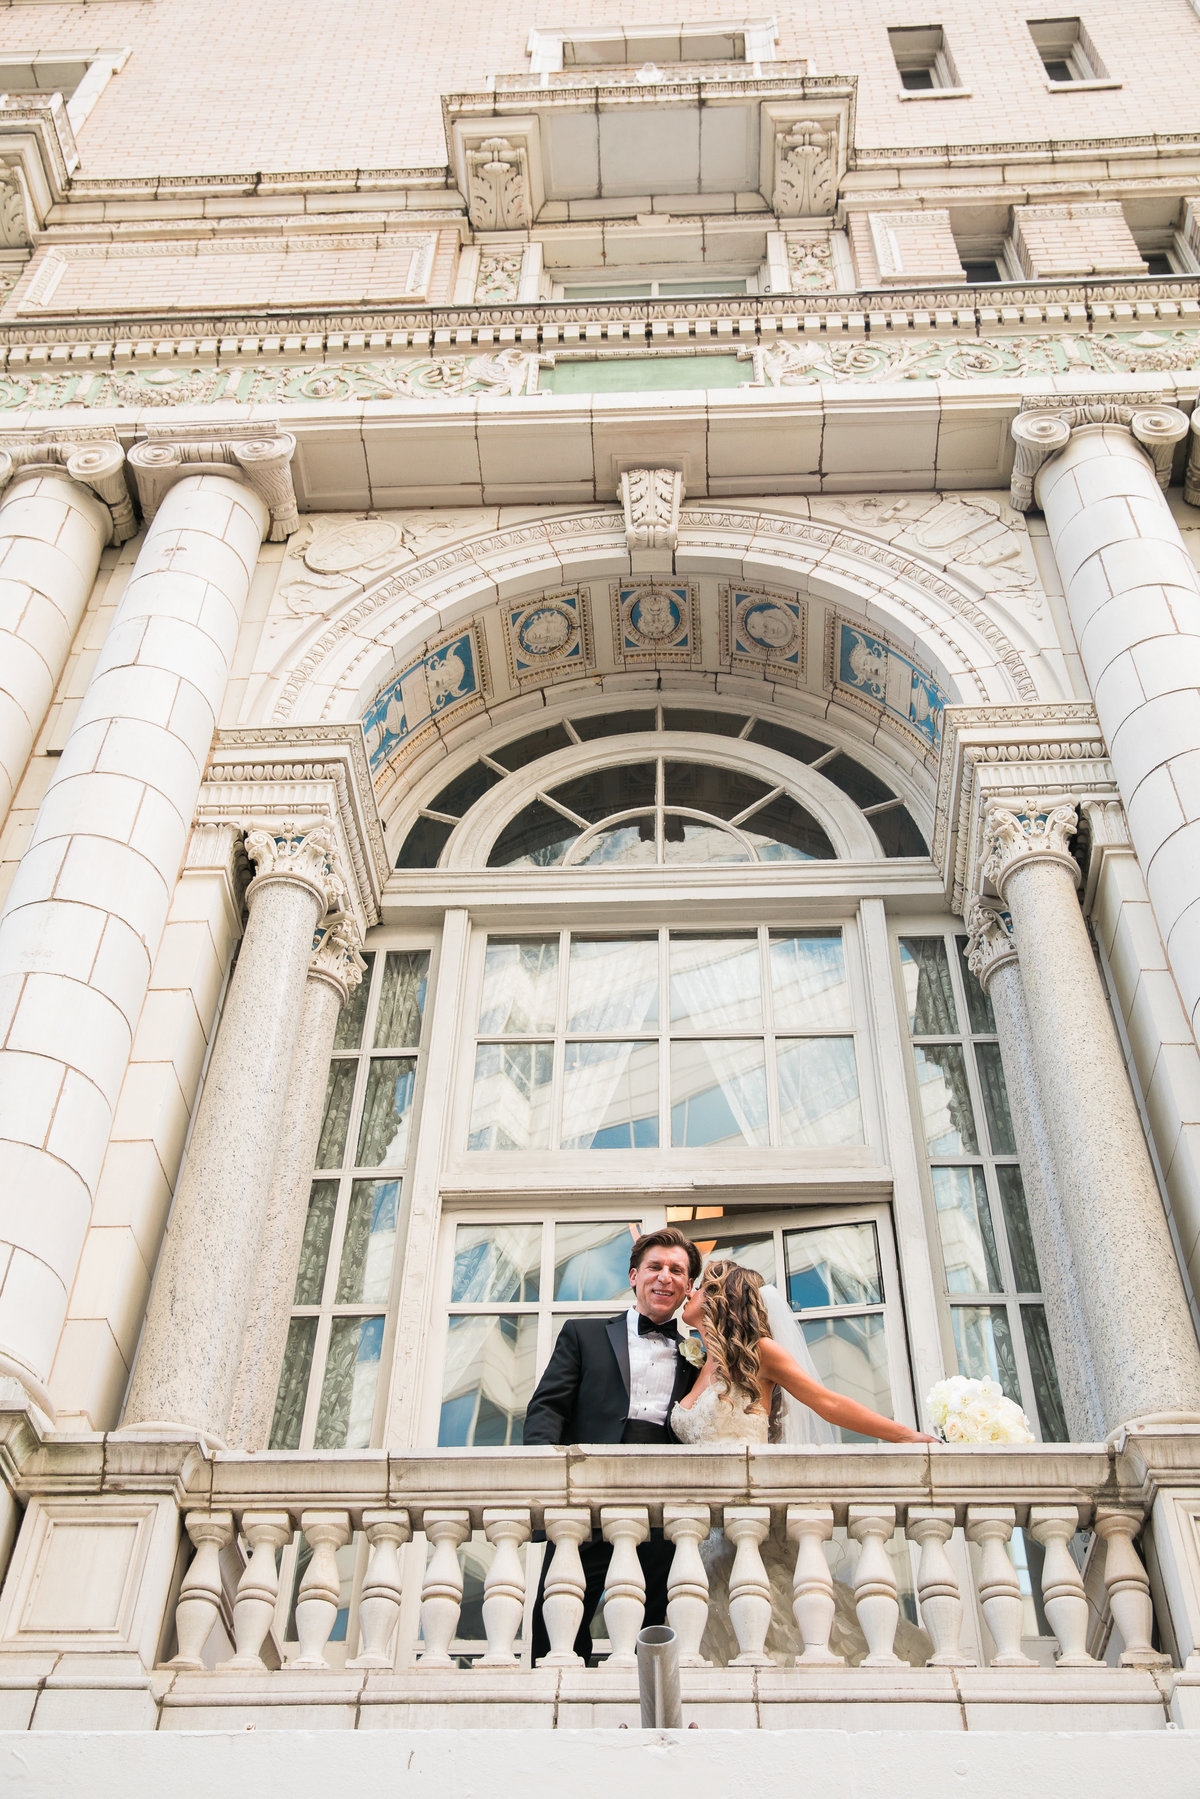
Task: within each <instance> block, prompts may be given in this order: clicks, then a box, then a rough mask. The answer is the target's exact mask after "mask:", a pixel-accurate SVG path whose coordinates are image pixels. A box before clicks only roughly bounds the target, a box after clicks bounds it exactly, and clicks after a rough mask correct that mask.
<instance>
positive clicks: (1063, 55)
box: [1028, 18, 1108, 86]
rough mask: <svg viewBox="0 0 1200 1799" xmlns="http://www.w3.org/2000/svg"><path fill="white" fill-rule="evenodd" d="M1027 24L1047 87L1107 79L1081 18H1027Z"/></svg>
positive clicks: (1105, 71)
mask: <svg viewBox="0 0 1200 1799" xmlns="http://www.w3.org/2000/svg"><path fill="white" fill-rule="evenodd" d="M1028 24H1029V34H1030V36H1031V37H1032V39H1033V41H1034V43H1035V44H1036V45H1037V49H1038V54H1039V56H1040V57H1041V59H1042V62H1043V63H1044V64H1045V68H1046V78H1047V80H1048V81H1049V82H1050V84H1051V86H1054V85H1056V84H1057V83H1059V82H1066V81H1106V80H1107V79H1108V70H1107V69H1106V68H1105V67H1104V64H1103V63H1102V62H1101V61H1100V58H1099V56H1098V55H1097V53H1096V46H1095V45H1094V44H1093V43H1092V40H1091V38H1090V37H1089V36H1088V34H1087V32H1086V31H1085V30H1084V27H1083V21H1082V20H1081V19H1077V18H1070V19H1030V20H1029V21H1028Z"/></svg>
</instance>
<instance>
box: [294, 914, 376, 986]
mask: <svg viewBox="0 0 1200 1799" xmlns="http://www.w3.org/2000/svg"><path fill="white" fill-rule="evenodd" d="M366 966H367V964H366V961H365V959H364V957H363V954H362V939H361V938H360V937H359V934H358V928H357V926H356V925H355V922H354V920H353V918H352V917H350V916H349V915H348V914H347V913H344V912H339V913H337V914H335V915H334V917H333V918H331V919H328V920H326V922H325V923H323V924H321V925H319V926H318V928H317V933H316V936H315V937H314V938H313V953H312V957H311V959H310V961H309V964H308V973H309V979H310V980H318V981H328V983H329V985H330V986H331V987H332V988H333V989H334V991H335V992H336V993H337V994H338V995H339V997H340V999H341V1003H342V1004H343V1005H345V1003H346V1001H347V1000H348V999H349V997H350V995H351V993H353V991H354V989H355V988H356V987H357V986H358V984H359V982H360V981H361V980H362V978H363V971H364V970H365V968H366Z"/></svg>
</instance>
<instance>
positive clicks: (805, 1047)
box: [776, 1037, 863, 1148]
mask: <svg viewBox="0 0 1200 1799" xmlns="http://www.w3.org/2000/svg"><path fill="white" fill-rule="evenodd" d="M776 1060H777V1065H778V1070H779V1130H780V1141H781V1143H782V1144H783V1145H784V1146H785V1147H789V1148H790V1147H793V1146H794V1147H797V1148H812V1147H814V1146H816V1145H817V1144H822V1143H824V1144H829V1143H861V1142H862V1140H863V1134H862V1108H861V1107H860V1105H859V1101H858V1067H857V1064H856V1062H855V1059H854V1039H853V1037H806V1038H804V1039H802V1040H801V1041H800V1042H788V1040H787V1039H786V1038H784V1039H782V1040H781V1041H780V1042H779V1043H778V1045H777V1047H776Z"/></svg>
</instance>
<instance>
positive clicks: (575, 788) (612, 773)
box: [550, 762, 655, 825]
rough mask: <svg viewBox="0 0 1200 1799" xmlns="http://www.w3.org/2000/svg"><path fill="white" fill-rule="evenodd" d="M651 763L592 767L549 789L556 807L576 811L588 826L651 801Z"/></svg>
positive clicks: (633, 809) (653, 775) (652, 772)
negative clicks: (587, 771)
mask: <svg viewBox="0 0 1200 1799" xmlns="http://www.w3.org/2000/svg"><path fill="white" fill-rule="evenodd" d="M654 778H655V770H654V763H653V762H627V763H625V764H624V766H621V767H616V768H596V769H593V770H592V772H591V774H589V775H579V776H578V777H577V778H576V779H575V780H574V781H566V782H564V783H563V785H562V786H561V787H554V788H551V790H550V791H551V792H552V793H553V795H554V797H555V799H556V800H557V801H558V803H559V805H560V806H566V807H567V809H568V811H571V812H577V813H578V814H579V816H580V818H585V819H586V820H587V822H588V824H590V825H598V824H599V823H600V821H601V819H603V818H611V816H612V814H613V813H614V812H632V811H635V810H636V809H637V808H638V807H639V806H652V805H653V804H654Z"/></svg>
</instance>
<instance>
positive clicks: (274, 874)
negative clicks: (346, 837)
mask: <svg viewBox="0 0 1200 1799" xmlns="http://www.w3.org/2000/svg"><path fill="white" fill-rule="evenodd" d="M246 854H247V855H248V856H249V858H250V860H251V861H252V862H253V863H254V865H255V867H256V869H257V871H258V872H257V873H256V875H255V877H254V879H253V880H252V881H251V883H250V886H249V888H248V889H247V894H246V897H247V900H249V898H250V897H251V895H252V894H253V893H254V892H255V890H256V889H257V888H259V887H262V886H265V885H266V883H267V882H268V881H297V882H299V884H300V885H301V886H303V887H308V888H311V890H312V891H313V892H314V893H315V894H317V895H318V897H319V898H320V900H321V902H322V910H323V911H327V912H328V911H332V910H334V909H335V908H336V907H337V906H338V905H339V904H340V902H341V900H342V899H343V898H344V897H345V892H346V884H345V882H344V881H343V880H342V878H341V876H340V874H338V872H337V870H336V868H335V866H334V864H335V861H336V852H335V846H334V839H333V832H332V831H331V830H330V829H329V826H328V825H325V824H318V825H313V826H310V827H308V828H305V827H303V826H301V825H298V824H296V823H295V822H293V821H291V820H289V821H288V822H287V823H284V824H281V825H279V826H277V827H275V828H273V829H255V830H251V831H247V832H246Z"/></svg>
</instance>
